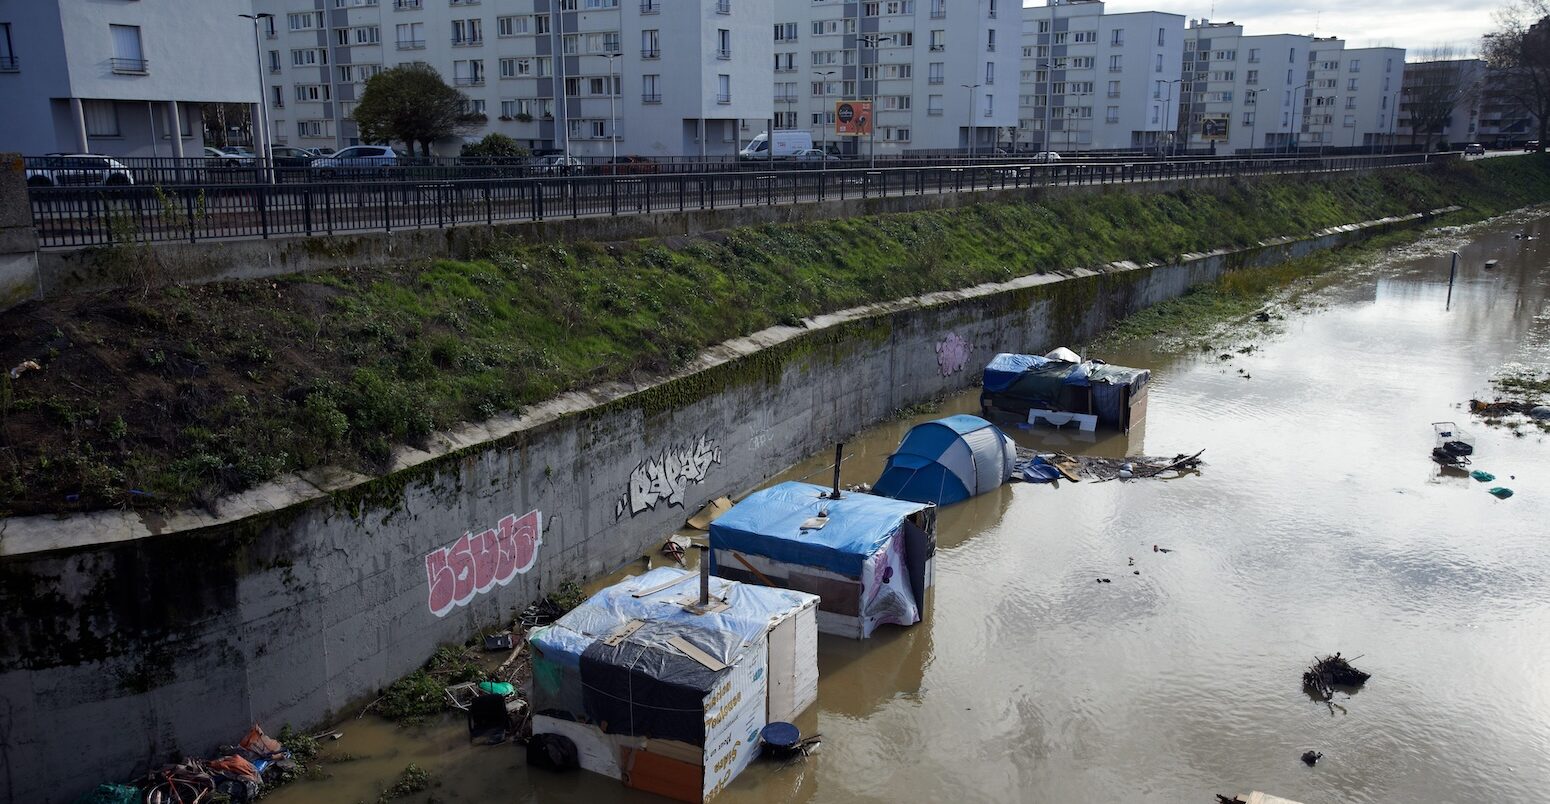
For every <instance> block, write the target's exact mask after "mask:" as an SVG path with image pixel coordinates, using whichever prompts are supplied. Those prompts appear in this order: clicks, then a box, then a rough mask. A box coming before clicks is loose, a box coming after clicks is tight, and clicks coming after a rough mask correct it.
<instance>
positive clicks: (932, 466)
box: [873, 415, 1017, 505]
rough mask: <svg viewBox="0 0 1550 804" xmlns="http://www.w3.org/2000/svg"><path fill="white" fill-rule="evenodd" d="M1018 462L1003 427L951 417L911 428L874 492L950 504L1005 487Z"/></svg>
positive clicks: (1014, 449) (975, 417) (880, 477)
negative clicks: (1002, 485) (1002, 430)
mask: <svg viewBox="0 0 1550 804" xmlns="http://www.w3.org/2000/svg"><path fill="white" fill-rule="evenodd" d="M1016 458H1017V446H1016V444H1014V443H1013V442H1012V439H1010V438H1008V437H1007V436H1006V434H1005V433H1002V432H1001V430H1000V428H998V427H996V426H995V425H993V424H991V423H990V422H987V421H985V420H984V419H981V418H980V417H978V416H968V415H958V416H948V417H946V418H942V419H937V420H935V421H930V422H924V423H922V424H918V425H916V426H915V427H913V428H911V429H910V431H909V432H908V433H906V434H905V436H904V438H903V440H901V441H900V442H899V448H898V449H897V450H896V451H895V452H894V454H893V455H892V456H890V457H889V458H888V463H887V464H886V466H885V467H884V468H883V473H882V475H880V476H879V477H878V479H877V483H876V484H874V486H873V491H875V492H876V493H878V494H881V495H883V496H885V497H893V498H895V499H901V500H911V501H914V502H929V503H936V504H937V505H951V504H952V503H956V502H961V501H963V500H966V499H968V498H970V497H973V496H976V495H979V494H984V493H985V492H987V491H990V490H991V489H994V488H996V487H998V486H1000V485H1001V484H1002V483H1004V482H1006V479H1007V478H1008V477H1009V476H1010V475H1011V473H1012V464H1013V463H1014V462H1015V461H1016Z"/></svg>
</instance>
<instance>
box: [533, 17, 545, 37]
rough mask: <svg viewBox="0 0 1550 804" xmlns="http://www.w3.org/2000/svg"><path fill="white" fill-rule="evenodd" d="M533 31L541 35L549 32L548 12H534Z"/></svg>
mask: <svg viewBox="0 0 1550 804" xmlns="http://www.w3.org/2000/svg"><path fill="white" fill-rule="evenodd" d="M533 33H535V34H537V35H539V36H545V35H547V34H548V33H549V15H548V14H534V15H533Z"/></svg>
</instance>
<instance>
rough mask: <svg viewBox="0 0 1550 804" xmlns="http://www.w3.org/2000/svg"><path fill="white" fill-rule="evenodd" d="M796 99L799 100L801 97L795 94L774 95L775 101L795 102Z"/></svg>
mask: <svg viewBox="0 0 1550 804" xmlns="http://www.w3.org/2000/svg"><path fill="white" fill-rule="evenodd" d="M798 100H801V98H799V97H798V96H796V95H789V94H783V95H776V96H775V102H776V103H796V102H797V101H798Z"/></svg>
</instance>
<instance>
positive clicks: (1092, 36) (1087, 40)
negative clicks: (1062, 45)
mask: <svg viewBox="0 0 1550 804" xmlns="http://www.w3.org/2000/svg"><path fill="white" fill-rule="evenodd" d="M1071 41H1072V42H1075V43H1076V44H1078V45H1090V44H1093V43H1095V42H1097V41H1098V32H1097V31H1077V32H1076V33H1073V34H1071Z"/></svg>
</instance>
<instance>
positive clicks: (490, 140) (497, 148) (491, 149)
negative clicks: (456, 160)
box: [463, 131, 528, 159]
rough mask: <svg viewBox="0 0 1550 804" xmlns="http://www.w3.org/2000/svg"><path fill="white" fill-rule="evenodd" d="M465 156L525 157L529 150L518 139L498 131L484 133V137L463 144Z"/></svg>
mask: <svg viewBox="0 0 1550 804" xmlns="http://www.w3.org/2000/svg"><path fill="white" fill-rule="evenodd" d="M463 156H474V157H479V158H481V159H524V158H526V157H527V156H528V150H527V149H526V148H524V147H522V146H521V145H518V144H517V141H516V140H514V139H512V138H510V137H508V136H506V135H505V134H502V133H500V132H498V131H492V132H490V133H489V134H486V135H484V139H482V140H479V141H478V142H475V143H470V144H468V145H464V146H463Z"/></svg>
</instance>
